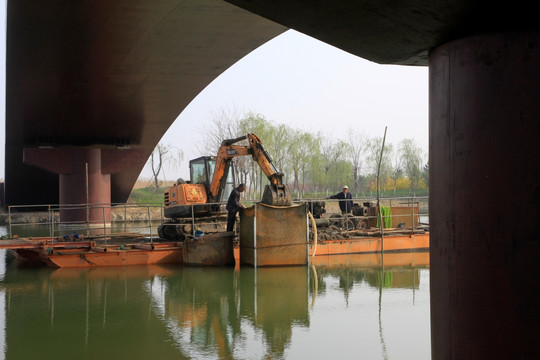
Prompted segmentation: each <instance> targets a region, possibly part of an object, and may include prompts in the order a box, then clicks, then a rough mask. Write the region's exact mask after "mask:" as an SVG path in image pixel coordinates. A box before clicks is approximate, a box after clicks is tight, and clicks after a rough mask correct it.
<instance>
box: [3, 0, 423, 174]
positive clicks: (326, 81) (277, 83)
mask: <svg viewBox="0 0 540 360" xmlns="http://www.w3.org/2000/svg"><path fill="white" fill-rule="evenodd" d="M5 1H6V0H0V11H1V14H0V19H1V20H0V21H1V24H2V27H1V32H2V33H1V34H0V36H1V38H0V39H1V44H0V45H1V46H0V61H1V62H2V63H3V64H4V66H2V71H1V74H0V99H2V101H1V102H0V103H1V105H0V106H1V107H0V114H1V117H0V126H1V127H0V128H1V129H2V132H1V133H0V179H3V178H4V155H5V149H4V144H5V143H4V141H5V139H4V138H5V101H4V98H5V96H4V94H5V70H4V69H5V24H6V22H5ZM221 111H225V112H229V113H232V112H234V111H236V112H241V113H243V112H248V111H251V112H253V113H259V114H261V115H263V116H264V117H265V118H266V119H267V120H269V121H271V122H273V123H276V124H278V123H284V124H287V125H289V126H291V127H293V128H297V129H301V130H306V131H310V132H313V133H316V132H318V131H320V132H321V133H325V134H329V135H332V136H335V137H336V138H343V139H345V138H346V134H347V130H348V129H351V128H354V129H356V130H357V131H359V132H364V133H365V135H366V136H368V137H375V136H378V137H382V136H383V134H384V127H385V126H387V127H388V131H387V142H389V143H392V144H395V145H397V144H398V142H399V141H401V140H402V139H404V138H414V139H415V140H416V142H417V143H418V145H419V146H420V147H421V148H422V149H423V150H424V152H425V153H426V154H427V150H428V68H427V67H410V66H392V65H378V64H375V63H372V62H369V61H366V60H364V59H362V58H359V57H356V56H353V55H350V54H348V53H346V52H344V51H341V50H339V49H336V48H334V47H332V46H329V45H327V44H325V43H322V42H320V41H317V40H315V39H312V38H310V37H308V36H305V35H303V34H300V33H298V32H296V31H292V30H291V31H288V32H286V33H284V34H282V35H281V36H279V37H277V38H275V39H274V40H272V41H270V42H268V43H266V44H265V45H263V46H261V47H260V48H258V49H256V50H255V51H253V52H252V53H251V54H249V55H248V56H246V57H245V58H244V59H242V60H240V61H239V62H237V63H236V64H235V65H233V66H232V67H231V68H229V69H228V70H227V71H226V72H225V73H223V74H222V75H221V76H219V77H218V78H217V79H216V80H214V81H213V82H212V83H211V84H210V85H208V87H207V88H206V89H205V90H204V91H203V92H201V93H200V94H199V95H198V96H197V97H196V98H195V99H194V100H193V101H192V102H191V103H190V105H189V106H188V107H187V108H186V109H185V110H184V111H183V112H182V113H181V114H180V115H179V117H178V118H177V120H176V121H175V122H174V124H173V125H172V126H171V127H170V129H169V130H168V131H167V133H166V134H165V135H164V136H163V138H162V143H164V144H170V145H173V146H175V147H178V148H180V149H182V150H183V152H184V154H185V160H184V161H183V162H182V164H180V166H179V167H178V169H176V170H174V169H172V168H167V169H165V176H166V178H167V179H176V178H177V177H179V176H184V177H186V176H187V173H188V172H187V167H188V159H191V158H194V157H197V156H200V155H202V154H200V153H199V152H198V150H197V147H196V144H197V142H199V141H201V140H202V134H201V128H202V127H203V126H204V125H205V124H209V123H210V122H211V120H212V114H214V113H219V112H221ZM262 140H263V143H264V139H262ZM206 155H213V154H206ZM150 174H151V172H150V171H149V169H147V168H145V170H143V173H142V174H141V176H142V177H150Z"/></svg>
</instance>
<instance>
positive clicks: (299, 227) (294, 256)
mask: <svg viewBox="0 0 540 360" xmlns="http://www.w3.org/2000/svg"><path fill="white" fill-rule="evenodd" d="M308 242H309V240H308V223H307V207H306V205H305V204H297V205H292V206H285V207H282V206H271V205H265V204H262V203H256V204H255V205H254V206H252V207H250V208H247V209H242V210H241V211H240V263H241V264H247V265H251V266H254V267H258V266H284V265H307V264H308V262H309V248H308Z"/></svg>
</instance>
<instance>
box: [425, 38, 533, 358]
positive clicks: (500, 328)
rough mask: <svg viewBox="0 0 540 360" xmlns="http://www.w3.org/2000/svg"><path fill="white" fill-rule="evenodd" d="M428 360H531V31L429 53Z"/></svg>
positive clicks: (463, 42)
mask: <svg viewBox="0 0 540 360" xmlns="http://www.w3.org/2000/svg"><path fill="white" fill-rule="evenodd" d="M429 72H430V75H429V78H430V103H429V105H430V115H429V116H430V120H429V123H430V154H429V166H430V221H431V224H430V230H431V249H430V257H431V259H430V264H431V265H430V266H431V270H430V277H431V285H430V286H431V342H432V358H433V359H436V360H437V359H533V358H535V359H538V358H540V350H539V349H540V345H539V344H540V341H538V339H540V310H539V309H540V295H539V284H540V280H539V276H540V266H539V264H540V245H539V236H538V231H539V229H538V224H539V218H540V214H539V210H538V208H539V206H538V205H539V202H540V174H539V172H540V166H539V161H538V154H540V145H539V144H540V139H539V134H540V34H538V33H536V34H533V33H508V34H490V35H482V36H476V37H471V38H466V39H463V40H459V41H454V42H451V43H448V44H445V45H443V46H441V47H439V48H437V49H435V50H434V51H432V53H431V54H430V60H429Z"/></svg>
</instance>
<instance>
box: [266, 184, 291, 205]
mask: <svg viewBox="0 0 540 360" xmlns="http://www.w3.org/2000/svg"><path fill="white" fill-rule="evenodd" d="M262 203H263V204H266V205H273V206H290V205H291V193H290V192H289V187H288V186H287V185H277V186H276V185H266V186H265V188H264V193H263V197H262Z"/></svg>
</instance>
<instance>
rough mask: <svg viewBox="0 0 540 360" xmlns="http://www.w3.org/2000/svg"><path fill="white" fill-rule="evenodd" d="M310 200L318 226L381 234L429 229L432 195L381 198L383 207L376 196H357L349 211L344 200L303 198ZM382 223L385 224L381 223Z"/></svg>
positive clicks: (310, 207)
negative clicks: (429, 203)
mask: <svg viewBox="0 0 540 360" xmlns="http://www.w3.org/2000/svg"><path fill="white" fill-rule="evenodd" d="M296 201H306V202H307V204H308V209H309V210H310V211H311V213H312V214H313V215H314V217H315V220H316V223H317V226H318V227H319V226H320V227H322V228H324V227H332V226H333V227H334V228H335V227H337V228H338V230H340V231H341V232H353V231H361V232H364V233H368V232H369V233H370V234H374V233H378V234H380V233H381V231H382V232H390V231H403V232H405V231H408V232H411V233H415V232H418V231H422V232H425V231H426V230H429V205H428V197H427V196H422V197H395V198H381V199H380V208H381V214H379V207H378V206H377V199H375V198H353V199H348V201H350V202H352V203H353V206H352V208H350V209H347V208H346V210H349V211H345V212H343V211H342V210H341V208H340V206H339V205H340V204H344V202H345V200H343V199H327V198H318V199H301V200H300V199H299V200H296ZM381 222H382V226H381Z"/></svg>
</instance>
